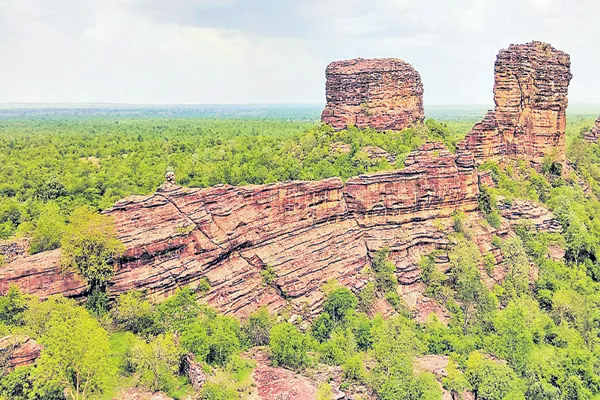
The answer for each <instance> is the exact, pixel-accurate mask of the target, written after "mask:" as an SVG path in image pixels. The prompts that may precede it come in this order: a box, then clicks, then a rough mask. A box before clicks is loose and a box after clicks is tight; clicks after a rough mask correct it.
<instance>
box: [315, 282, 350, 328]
mask: <svg viewBox="0 0 600 400" xmlns="http://www.w3.org/2000/svg"><path fill="white" fill-rule="evenodd" d="M357 305H358V300H357V298H356V296H355V295H354V293H352V292H351V291H350V289H348V288H345V287H342V288H339V289H335V290H334V291H332V292H331V293H329V295H327V300H325V303H324V304H323V310H324V311H325V312H326V313H327V314H329V315H331V317H332V318H333V321H334V322H336V323H338V322H342V321H343V320H344V319H345V318H346V314H347V313H348V311H350V310H354V309H355V308H356V306H357Z"/></svg>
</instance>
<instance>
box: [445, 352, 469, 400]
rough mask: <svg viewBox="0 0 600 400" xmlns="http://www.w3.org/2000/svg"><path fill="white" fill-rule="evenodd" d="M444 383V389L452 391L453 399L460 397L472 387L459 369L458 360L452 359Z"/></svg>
mask: <svg viewBox="0 0 600 400" xmlns="http://www.w3.org/2000/svg"><path fill="white" fill-rule="evenodd" d="M442 384H443V386H444V389H446V390H447V391H449V392H450V394H451V395H452V398H453V399H460V398H461V397H460V396H461V395H462V393H463V392H464V391H465V390H469V389H470V388H471V385H469V381H468V380H467V378H466V377H465V374H463V373H462V372H461V371H460V370H459V369H458V366H457V365H456V362H455V361H454V360H452V359H450V361H449V362H448V366H447V367H446V376H445V377H443V378H442Z"/></svg>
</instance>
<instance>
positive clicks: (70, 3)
mask: <svg viewBox="0 0 600 400" xmlns="http://www.w3.org/2000/svg"><path fill="white" fill-rule="evenodd" d="M599 17H600V10H599V8H598V6H597V5H596V4H595V3H594V2H593V1H592V0H576V1H573V2H570V3H566V2H564V1H563V0H527V1H521V0H506V1H484V0H456V1H453V2H448V1H445V0H424V1H420V2H416V1H411V0H371V1H370V2H365V1H363V0H297V1H294V0H277V1H276V0H171V1H170V2H165V1H163V0H104V1H101V0H87V1H78V0H53V1H52V2H49V1H47V0H5V1H4V2H0V52H1V53H2V54H3V59H2V62H0V88H1V89H0V101H4V102H10V101H47V102H54V101H68V102H76V101H107V102H133V103H150V102H157V103H215V102H218V103H236V102H238V103H247V102H270V103H274V102H288V103H290V102H310V103H320V102H323V101H324V68H325V66H326V65H327V64H328V63H329V62H330V61H332V60H334V59H342V58H351V57H357V56H362V57H398V58H402V59H405V60H406V61H409V62H411V63H412V64H413V65H414V66H415V67H416V68H417V70H418V71H419V72H420V73H421V75H422V78H423V81H424V84H425V101H426V103H429V104H444V103H445V104H457V103H461V104H464V103H470V104H473V103H491V100H492V86H493V62H494V59H495V55H496V54H497V52H498V50H499V49H501V48H504V47H507V46H508V45H509V44H510V43H522V42H527V41H530V40H533V39H535V40H543V41H548V42H550V43H552V44H553V45H555V46H556V47H558V48H560V49H563V50H565V51H567V52H569V53H571V55H572V60H573V71H574V74H575V79H574V80H573V84H572V89H571V94H572V95H571V99H572V102H577V101H587V102H593V101H596V102H598V103H600V100H597V99H596V97H597V93H599V92H600V83H599V82H598V80H597V77H596V67H595V66H596V65H598V63H599V62H600V55H598V54H597V52H596V51H595V43H597V42H598V39H600V34H599V32H598V30H597V29H596V28H595V27H596V21H597V20H598V19H599Z"/></svg>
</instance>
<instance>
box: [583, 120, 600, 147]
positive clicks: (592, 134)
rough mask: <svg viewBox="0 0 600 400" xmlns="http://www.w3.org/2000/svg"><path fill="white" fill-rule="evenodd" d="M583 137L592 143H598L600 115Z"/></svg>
mask: <svg viewBox="0 0 600 400" xmlns="http://www.w3.org/2000/svg"><path fill="white" fill-rule="evenodd" d="M583 137H584V138H585V140H587V141H588V142H590V143H598V139H599V138H600V117H598V119H597V120H596V123H595V124H594V126H593V127H592V129H591V130H590V131H589V132H586V133H585V134H584V136H583Z"/></svg>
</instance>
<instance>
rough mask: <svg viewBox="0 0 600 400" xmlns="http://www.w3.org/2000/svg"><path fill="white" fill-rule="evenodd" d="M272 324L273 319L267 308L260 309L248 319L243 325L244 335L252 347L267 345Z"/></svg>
mask: <svg viewBox="0 0 600 400" xmlns="http://www.w3.org/2000/svg"><path fill="white" fill-rule="evenodd" d="M273 324H274V318H273V317H272V316H271V314H269V311H268V310H267V308H266V307H261V308H259V309H258V310H257V311H256V312H254V313H253V314H251V315H250V316H249V317H248V321H246V324H245V325H244V333H245V334H246V336H247V337H248V339H249V340H250V343H251V344H252V345H254V346H266V345H268V344H269V339H270V335H271V329H272V328H273Z"/></svg>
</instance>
